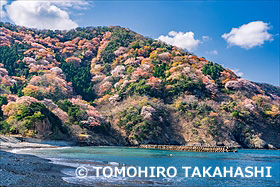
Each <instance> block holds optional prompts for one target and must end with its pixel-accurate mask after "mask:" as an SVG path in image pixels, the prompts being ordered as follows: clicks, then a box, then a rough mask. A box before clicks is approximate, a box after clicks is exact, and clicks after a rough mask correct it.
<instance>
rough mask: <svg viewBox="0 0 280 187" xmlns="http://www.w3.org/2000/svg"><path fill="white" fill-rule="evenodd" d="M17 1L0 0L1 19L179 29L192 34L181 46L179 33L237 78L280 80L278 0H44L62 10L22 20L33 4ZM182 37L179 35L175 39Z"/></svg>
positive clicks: (149, 32) (164, 31) (154, 32)
mask: <svg viewBox="0 0 280 187" xmlns="http://www.w3.org/2000/svg"><path fill="white" fill-rule="evenodd" d="M18 1H20V2H21V3H22V4H23V3H24V5H20V4H19V3H18V4H17V6H16V4H14V5H13V6H11V4H13V3H14V1H5V2H6V3H3V2H4V0H1V2H2V4H4V5H3V6H2V7H3V8H2V10H1V20H2V21H9V22H12V23H16V24H20V25H25V26H29V27H30V26H33V27H37V28H42V27H44V25H47V24H43V25H37V20H38V19H39V18H40V19H43V20H49V22H50V23H52V24H53V23H54V22H52V21H51V19H56V18H55V16H53V15H57V16H58V17H60V18H62V17H63V19H64V21H63V23H64V24H65V25H63V24H62V23H61V22H57V24H56V25H58V26H59V25H61V27H58V28H60V29H61V28H64V27H65V28H66V27H75V26H77V25H78V26H81V27H84V26H110V25H120V26H122V27H128V28H130V29H131V30H134V31H136V32H138V33H140V34H142V35H144V36H148V37H151V38H154V39H157V38H159V37H160V36H162V38H165V39H166V38H167V35H168V33H169V32H170V31H175V32H173V33H174V37H175V35H177V34H179V32H182V33H181V34H182V35H183V34H185V33H186V32H187V33H188V34H190V33H191V34H193V35H192V36H189V35H188V36H187V35H184V36H185V39H190V38H191V39H192V41H190V40H189V42H195V43H191V44H190V45H184V44H183V43H182V42H184V36H182V37H181V38H182V40H180V43H181V44H182V46H185V47H186V49H191V51H192V52H193V53H195V54H196V55H198V56H203V57H206V58H207V59H208V60H212V61H214V62H217V63H219V64H222V65H224V67H228V68H230V69H234V70H236V71H238V70H239V73H241V74H242V73H243V75H242V77H244V78H246V79H248V80H251V81H257V82H266V83H270V84H273V85H278V86H279V85H280V82H279V80H280V77H279V72H280V67H279V14H280V13H279V1H238V2H235V1H199V2H197V1H82V0H77V1H74V2H73V1H72V2H67V1H61V2H57V1H52V0H48V1H47V0H45V1H44V3H45V4H44V5H42V7H44V8H45V9H46V10H48V7H50V6H51V5H52V6H55V7H57V8H58V9H61V10H62V11H59V10H55V11H56V12H52V15H51V16H50V15H47V14H48V13H50V11H46V12H47V13H45V12H44V14H42V13H41V14H40V15H39V13H38V19H37V20H36V19H35V18H36V16H37V15H33V16H32V20H31V19H29V20H28V19H27V20H26V21H24V20H23V18H22V19H21V20H19V19H20V18H18V17H23V16H21V15H19V14H20V13H21V12H20V11H22V8H21V7H20V6H28V7H32V6H30V5H28V4H29V3H30V1H23V0H18ZM34 1H35V0H34ZM34 1H33V2H34ZM46 2H48V3H49V4H46ZM38 3H43V2H42V1H40V2H38ZM40 5H41V4H40ZM37 6H38V5H37ZM34 7H35V6H34ZM29 9H32V8H29ZM16 10H18V11H19V13H17V14H16V13H15V12H18V11H16ZM65 13H66V14H68V16H69V17H67V16H66V15H65ZM22 14H26V15H30V14H29V12H22ZM43 16H46V17H47V19H45V18H43ZM56 20H58V19H56ZM32 21H34V22H32ZM256 21H258V22H256ZM30 22H32V23H30ZM41 23H42V22H41ZM250 23H256V24H255V25H253V24H250ZM28 24H31V25H28ZM241 26H244V27H242V28H243V29H240V27H241ZM252 27H254V28H255V29H256V27H258V28H260V32H258V33H256V32H254V31H252V33H253V34H255V35H254V36H252V37H251V34H250V32H249V31H250V29H251V28H252ZM233 28H238V33H234V32H231V31H232V29H233ZM247 31H248V32H247ZM225 33H226V34H228V33H230V36H229V38H226V37H224V38H222V35H223V34H225ZM244 33H245V35H244ZM180 36H181V35H180ZM203 36H208V40H204V39H205V37H204V39H203ZM172 37H173V36H169V39H168V40H167V39H166V41H169V40H170V41H171V42H172V41H173V42H174V43H175V44H177V43H178V41H177V42H175V41H174V40H173V39H172ZM258 37H261V38H258ZM181 38H180V37H179V35H178V39H181ZM249 38H251V40H249ZM240 40H241V41H240ZM256 41H259V43H258V42H256ZM186 42H188V41H187V40H186ZM238 42H239V43H238ZM244 42H245V43H244ZM230 44H232V45H230ZM178 45H179V44H178Z"/></svg>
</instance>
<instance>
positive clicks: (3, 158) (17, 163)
mask: <svg viewBox="0 0 280 187" xmlns="http://www.w3.org/2000/svg"><path fill="white" fill-rule="evenodd" d="M49 162H50V160H47V159H43V158H39V157H37V156H33V155H26V154H13V153H10V152H7V151H3V150H0V179H1V180H0V186H13V187H17V186H18V187H22V186H28V187H33V186H34V187H37V186H39V187H45V186H46V187H47V186H49V187H60V186H81V185H74V184H69V183H67V182H65V181H63V180H62V177H64V176H65V175H64V174H63V173H61V172H60V171H61V170H62V169H65V168H67V167H66V166H61V165H56V164H51V163H49Z"/></svg>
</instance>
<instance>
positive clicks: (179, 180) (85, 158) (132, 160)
mask: <svg viewBox="0 0 280 187" xmlns="http://www.w3.org/2000/svg"><path fill="white" fill-rule="evenodd" d="M22 153H28V154H35V155H38V156H41V157H44V158H49V159H51V160H52V162H53V163H56V164H62V165H68V166H73V167H75V168H76V167H79V166H84V167H86V168H87V169H89V174H88V177H86V178H83V179H79V178H77V177H75V169H64V170H63V171H62V172H63V173H65V174H67V175H68V176H69V177H64V178H63V179H64V180H65V181H67V182H70V183H76V184H86V185H92V186H238V187H239V186H244V187H245V186H250V187H253V186H269V187H274V186H280V151H279V150H239V152H237V153H199V152H178V151H166V150H149V149H137V148H127V147H67V148H62V149H32V150H28V151H27V150H25V151H23V152H22ZM92 166H103V167H104V166H112V167H114V166H126V167H129V166H135V167H142V168H144V167H145V166H147V167H149V166H155V167H158V166H162V167H165V168H168V167H170V166H174V167H176V168H177V171H178V173H177V175H176V177H174V178H163V177H160V178H145V177H142V178H139V177H135V178H128V177H121V176H119V177H110V178H105V177H103V176H101V177H96V175H95V173H94V171H95V170H93V169H92ZM183 166H185V167H192V168H194V167H196V166H197V167H199V168H200V171H202V168H203V167H212V168H215V167H217V166H218V167H220V168H221V169H222V168H223V167H233V168H237V167H241V168H242V169H243V171H244V168H245V167H247V166H252V167H272V168H271V176H272V177H271V178H265V177H264V178H262V177H257V178H256V177H252V178H241V177H236V178H230V177H226V178H220V177H214V178H210V177H206V178H199V177H193V178H191V177H188V178H186V177H185V173H184V170H183V169H182V167H183ZM190 171H191V172H192V170H190ZM234 171H235V169H234ZM211 173H212V174H213V170H210V174H211ZM244 174H245V173H244Z"/></svg>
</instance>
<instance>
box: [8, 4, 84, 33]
mask: <svg viewBox="0 0 280 187" xmlns="http://www.w3.org/2000/svg"><path fill="white" fill-rule="evenodd" d="M88 5H89V3H88V2H85V1H84V0H76V1H75V0H74V1H71V2H69V1H66V0H65V1H64V0H62V1H55V0H45V1H39V0H33V1H25V0H16V1H13V2H12V3H11V4H10V5H6V7H5V8H6V10H7V15H8V16H9V18H10V19H11V20H12V21H13V22H14V23H15V24H17V25H21V26H26V27H31V28H38V29H52V30H55V29H59V30H64V29H66V30H68V29H72V28H76V27H78V24H77V23H76V22H74V21H73V20H71V18H70V16H69V13H68V12H67V10H68V9H70V8H71V9H79V10H81V9H85V8H86V7H87V6H88Z"/></svg>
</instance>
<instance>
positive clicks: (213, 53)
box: [206, 50, 218, 55]
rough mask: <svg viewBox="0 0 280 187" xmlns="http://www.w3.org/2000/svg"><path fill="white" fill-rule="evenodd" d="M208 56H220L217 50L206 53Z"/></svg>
mask: <svg viewBox="0 0 280 187" xmlns="http://www.w3.org/2000/svg"><path fill="white" fill-rule="evenodd" d="M206 54H209V55H218V51H217V50H212V51H206Z"/></svg>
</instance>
